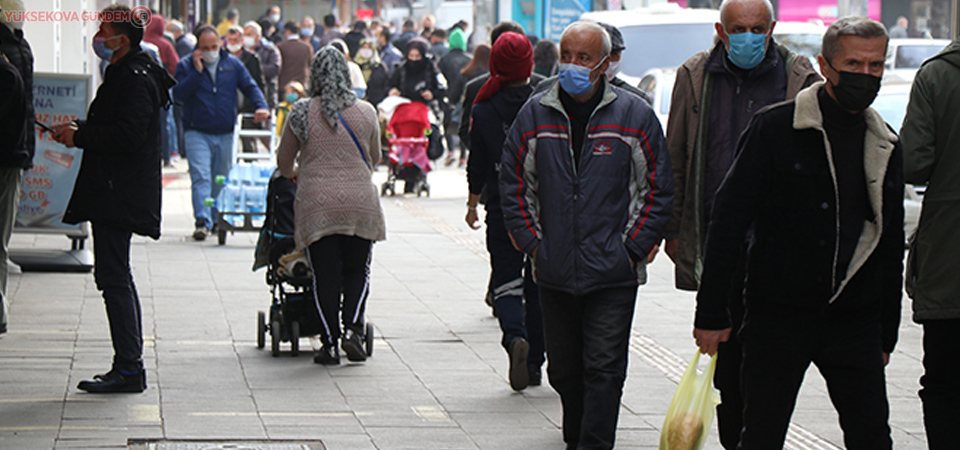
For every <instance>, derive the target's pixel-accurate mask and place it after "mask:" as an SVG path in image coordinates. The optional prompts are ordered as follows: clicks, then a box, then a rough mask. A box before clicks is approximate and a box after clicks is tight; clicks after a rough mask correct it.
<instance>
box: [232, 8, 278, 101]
mask: <svg viewBox="0 0 960 450" xmlns="http://www.w3.org/2000/svg"><path fill="white" fill-rule="evenodd" d="M224 47H226V48H227V51H228V52H230V54H231V55H233V56H234V57H236V58H237V59H239V60H240V62H242V63H243V67H246V68H247V72H249V73H250V77H251V78H253V81H254V82H255V83H257V89H260V92H261V93H263V88H264V84H263V70H262V69H261V68H260V57H259V56H257V54H256V53H254V52H253V50H249V49H247V48H244V45H243V29H242V28H240V27H239V26H237V25H234V26H232V27H230V28H229V29H228V30H227V43H226V45H224ZM237 106H238V107H239V108H240V112H242V113H252V112H253V111H255V108H254V106H253V104H252V103H251V102H250V100H249V99H247V98H246V97H244V96H243V92H239V91H238V92H237ZM267 106H270V105H269V103H268V104H267Z"/></svg>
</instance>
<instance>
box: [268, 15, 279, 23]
mask: <svg viewBox="0 0 960 450" xmlns="http://www.w3.org/2000/svg"><path fill="white" fill-rule="evenodd" d="M270 21H271V22H273V23H279V22H280V14H270Z"/></svg>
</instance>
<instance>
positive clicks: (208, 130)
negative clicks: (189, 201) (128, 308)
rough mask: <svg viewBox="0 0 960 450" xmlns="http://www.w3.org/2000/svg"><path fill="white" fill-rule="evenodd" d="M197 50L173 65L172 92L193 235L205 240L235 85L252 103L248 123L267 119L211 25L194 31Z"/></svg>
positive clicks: (224, 163) (224, 158)
mask: <svg viewBox="0 0 960 450" xmlns="http://www.w3.org/2000/svg"><path fill="white" fill-rule="evenodd" d="M196 35H197V49H196V50H194V51H193V55H192V56H190V57H189V58H183V59H181V60H180V63H179V64H177V75H176V76H177V86H176V87H175V88H174V89H173V95H174V97H175V98H176V100H177V102H178V103H182V104H183V127H184V130H185V131H184V145H185V147H186V149H187V160H188V161H189V162H190V182H191V187H190V189H191V194H192V197H193V217H194V220H195V225H196V229H195V230H194V232H193V238H194V239H195V240H198V241H202V240H204V239H206V237H207V235H208V234H209V233H210V229H211V228H212V227H213V225H214V218H215V215H214V211H212V208H210V206H207V205H208V204H209V202H210V201H211V200H208V199H214V198H216V197H217V194H218V193H219V192H220V187H221V186H220V185H219V184H215V183H213V180H214V178H215V177H217V176H218V175H223V176H226V175H227V173H228V172H229V171H230V167H231V166H232V164H233V162H232V161H231V159H230V158H231V155H232V153H231V151H232V149H233V127H234V124H235V123H236V120H237V89H239V90H240V92H242V93H243V95H244V96H245V97H246V98H247V99H249V100H250V102H251V103H252V104H253V105H254V108H255V112H254V122H257V123H259V122H263V121H264V120H267V119H269V118H270V110H269V109H267V102H266V100H264V98H263V93H262V92H261V91H260V88H258V87H257V83H256V82H255V81H254V80H253V77H251V76H250V73H249V72H248V71H247V69H246V68H245V67H244V66H243V63H242V62H240V60H239V59H237V58H236V57H234V56H233V55H231V54H230V53H229V52H227V50H226V49H224V48H221V47H220V38H219V36H218V35H217V30H216V28H213V27H212V26H209V25H203V26H201V27H199V28H197V30H196Z"/></svg>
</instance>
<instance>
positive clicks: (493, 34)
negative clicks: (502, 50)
mask: <svg viewBox="0 0 960 450" xmlns="http://www.w3.org/2000/svg"><path fill="white" fill-rule="evenodd" d="M508 31H512V32H514V33H518V34H522V35H526V34H527V32H526V31H525V30H524V29H523V27H522V26H520V24H519V23H516V22H514V21H512V20H504V21H503V22H500V23H498V24H497V25H496V26H495V27H493V29H492V30H490V45H491V46H493V43H494V42H497V38H499V37H500V35H501V34H503V33H506V32H508Z"/></svg>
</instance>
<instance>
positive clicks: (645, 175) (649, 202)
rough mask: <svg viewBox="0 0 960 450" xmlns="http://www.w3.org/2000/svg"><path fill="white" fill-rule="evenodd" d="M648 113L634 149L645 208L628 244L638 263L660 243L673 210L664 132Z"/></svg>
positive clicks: (630, 234)
mask: <svg viewBox="0 0 960 450" xmlns="http://www.w3.org/2000/svg"><path fill="white" fill-rule="evenodd" d="M638 100H639V99H638ZM639 101H642V100H639ZM646 111H647V112H649V114H647V115H646V125H645V126H644V127H643V133H642V134H641V136H640V137H641V139H640V148H636V149H634V150H633V156H632V159H633V165H634V171H633V172H634V174H635V176H636V177H637V179H636V180H633V182H634V183H636V185H637V186H640V189H637V194H638V195H640V196H642V198H641V199H640V200H641V203H640V205H641V206H640V210H639V215H638V216H637V218H636V219H635V220H634V222H633V223H632V224H631V225H630V228H629V229H628V231H627V239H626V241H625V242H624V245H626V247H627V250H628V252H629V253H630V255H631V257H632V258H633V259H634V261H640V260H643V259H645V258H646V256H647V254H648V253H650V249H652V248H653V246H654V245H655V244H657V243H658V242H660V238H661V237H662V236H663V229H664V226H666V224H667V222H668V221H669V220H670V213H671V209H672V208H673V173H672V171H671V169H670V155H669V154H668V153H667V144H666V141H665V140H664V138H663V129H662V128H660V121H659V120H658V119H657V117H656V115H654V114H653V112H652V111H651V110H649V108H646Z"/></svg>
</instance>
